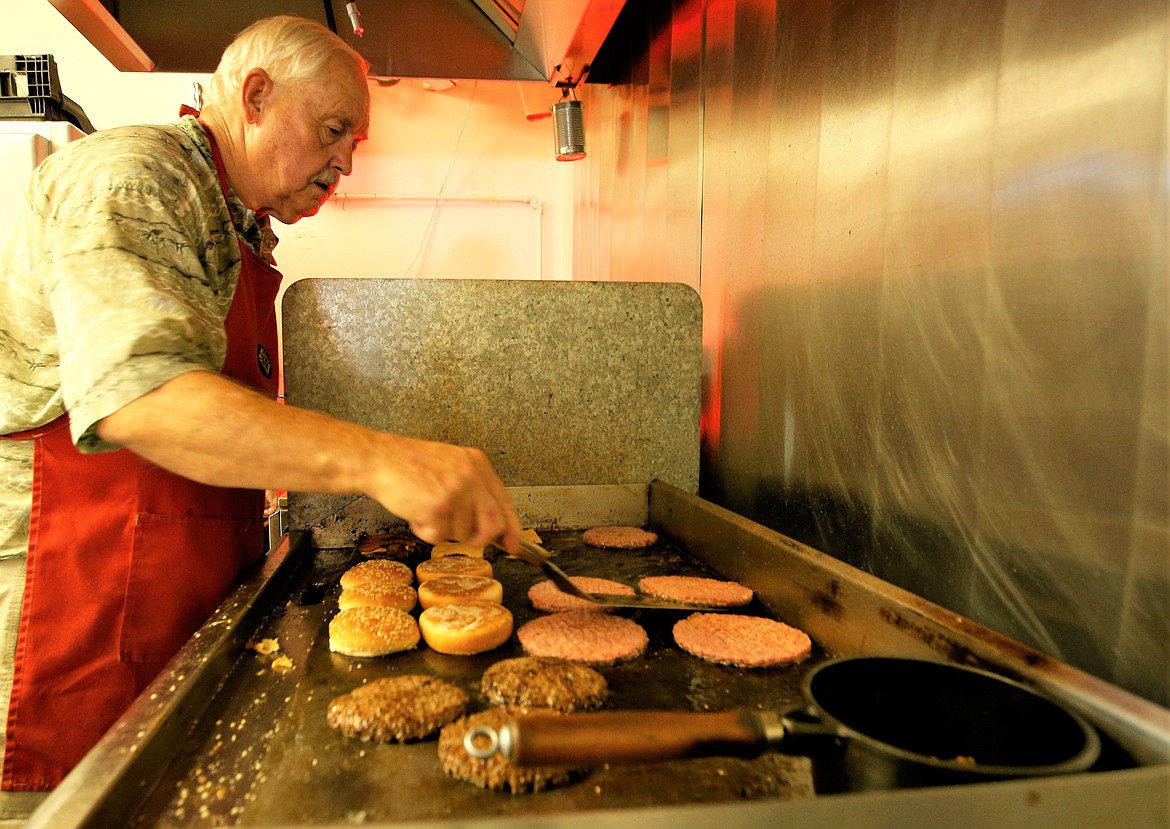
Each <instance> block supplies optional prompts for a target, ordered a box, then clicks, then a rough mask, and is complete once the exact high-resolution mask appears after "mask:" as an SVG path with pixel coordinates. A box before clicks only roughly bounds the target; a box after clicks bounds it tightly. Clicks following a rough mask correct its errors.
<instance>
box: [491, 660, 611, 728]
mask: <svg viewBox="0 0 1170 829" xmlns="http://www.w3.org/2000/svg"><path fill="white" fill-rule="evenodd" d="M480 690H482V691H483V695H484V696H485V697H487V698H488V699H489V700H491V701H492V702H494V703H495V704H497V705H522V706H539V707H544V708H554V709H556V710H557V711H564V712H565V713H566V714H568V713H572V712H573V711H587V710H589V709H592V708H600V707H601V704H602V703H603V702H604V701H605V697H606V695H607V694H608V693H609V686H608V684H607V683H606V681H605V677H603V676H602V675H601V674H600V673H598V672H597V671H595V670H594V669H593V668H590V667H589V666H588V665H580V664H577V663H575V662H568V661H566V660H564V659H552V658H548V657H540V656H518V657H516V658H514V659H505V660H502V661H500V662H497V663H496V664H495V665H492V666H491V667H490V668H488V669H487V670H486V671H484V672H483V679H482V680H481V682H480Z"/></svg>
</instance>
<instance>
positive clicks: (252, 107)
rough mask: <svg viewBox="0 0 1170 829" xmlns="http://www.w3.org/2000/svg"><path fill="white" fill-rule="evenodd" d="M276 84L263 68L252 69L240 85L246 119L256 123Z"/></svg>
mask: <svg viewBox="0 0 1170 829" xmlns="http://www.w3.org/2000/svg"><path fill="white" fill-rule="evenodd" d="M274 86H275V84H273V82H272V78H271V77H270V76H269V74H268V73H267V72H265V71H264V70H263V69H250V70H248V74H247V75H245V76H244V82H243V84H241V85H240V98H241V103H243V108H244V121H245V122H246V123H248V124H255V123H256V122H258V121H259V120H260V113H261V112H262V111H263V109H264V106H265V105H266V104H267V102H268V98H269V96H270V95H271V94H272V90H273V88H274Z"/></svg>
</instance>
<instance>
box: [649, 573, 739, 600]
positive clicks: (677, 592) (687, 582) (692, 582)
mask: <svg viewBox="0 0 1170 829" xmlns="http://www.w3.org/2000/svg"><path fill="white" fill-rule="evenodd" d="M638 589H639V590H641V591H642V592H643V593H646V594H648V595H651V596H657V597H658V598H660V599H669V600H671V601H676V602H688V603H691V604H697V605H708V606H709V607H739V606H740V605H745V604H751V601H752V596H754V595H755V594H754V593H753V592H752V589H751V588H750V587H745V586H744V585H742V584H740V583H739V582H737V581H719V580H718V579H707V578H702V577H699V576H647V577H646V578H644V579H640V580H639V581H638Z"/></svg>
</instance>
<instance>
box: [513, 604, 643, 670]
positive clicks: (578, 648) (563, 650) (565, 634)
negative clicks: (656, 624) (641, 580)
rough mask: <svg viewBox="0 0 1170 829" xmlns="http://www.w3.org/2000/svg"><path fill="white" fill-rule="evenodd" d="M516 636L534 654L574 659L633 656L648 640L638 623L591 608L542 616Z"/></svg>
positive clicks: (525, 625)
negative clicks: (594, 610) (595, 611)
mask: <svg viewBox="0 0 1170 829" xmlns="http://www.w3.org/2000/svg"><path fill="white" fill-rule="evenodd" d="M516 636H517V638H519V640H520V644H521V645H522V646H523V648H524V650H526V651H527V652H528V653H529V654H531V655H532V656H552V657H556V658H559V659H568V660H570V661H572V662H599V663H606V662H619V661H621V660H623V659H633V658H634V657H635V656H637V655H638V654H640V653H641V652H642V651H644V650H645V649H646V645H647V643H648V642H649V639H648V638H647V636H646V631H645V630H643V629H642V626H641V625H639V624H638V623H637V622H633V621H631V620H629V619H627V618H625V617H624V616H612V615H610V614H608V613H593V612H592V611H589V610H570V611H568V612H567V613H553V614H552V615H550V616H541V617H539V618H537V619H533V620H532V621H531V622H528V623H526V624H524V625H523V626H521V628H520V629H519V630H518V631H516Z"/></svg>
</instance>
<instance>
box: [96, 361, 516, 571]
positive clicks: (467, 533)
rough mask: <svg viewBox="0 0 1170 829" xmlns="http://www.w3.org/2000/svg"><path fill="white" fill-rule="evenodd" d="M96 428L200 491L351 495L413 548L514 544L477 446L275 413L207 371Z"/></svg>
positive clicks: (506, 508) (499, 493) (504, 503)
mask: <svg viewBox="0 0 1170 829" xmlns="http://www.w3.org/2000/svg"><path fill="white" fill-rule="evenodd" d="M97 431H98V434H99V435H100V436H101V437H102V438H103V439H104V440H108V441H110V442H111V443H116V444H119V445H121V446H124V447H126V448H127V449H130V450H131V451H133V452H135V453H136V454H139V455H141V456H142V457H144V458H146V459H147V460H149V461H151V462H152V463H155V464H158V465H159V466H161V467H163V468H164V469H167V470H169V471H171V472H174V473H176V474H178V475H182V476H184V477H186V478H191V479H193V480H196V481H199V482H200V483H205V484H213V485H216V486H228V487H243V488H247V489H288V490H297V491H301V492H327V493H339V494H340V493H360V494H363V495H368V496H369V497H371V498H373V499H374V500H376V501H378V502H379V503H381V504H382V506H384V507H386V509H388V510H390V512H392V513H394V514H395V515H397V516H398V517H400V518H402V519H403V520H405V521H407V522H408V523H409V524H410V527H411V530H413V531H414V533H415V535H417V536H418V537H419V538H421V539H423V540H424V541H427V542H430V543H438V542H441V541H447V540H456V541H467V542H469V543H472V544H488V543H496V544H498V545H500V546H502V547H503V548H504V549H506V550H508V551H509V552H515V551H516V550H517V549H518V546H519V541H520V521H519V518H518V517H517V516H516V511H515V509H514V508H513V506H512V502H511V499H510V498H509V497H508V493H507V490H506V489H505V488H504V484H503V482H502V481H500V479H499V477H498V476H497V475H496V473H495V471H494V470H493V469H492V466H491V463H490V461H489V460H488V458H487V456H486V455H485V454H484V453H483V452H481V451H479V450H478V449H469V448H466V447H462V446H453V445H450V444H445V443H434V442H430V441H421V440H414V439H411V438H406V437H402V436H399V435H391V434H387V433H384V432H377V431H374V430H372V429H367V428H365V427H362V426H357V425H355V424H352V423H346V422H344V421H340V420H335V419H333V418H331V417H327V416H325V415H322V414H318V413H316V412H311V411H308V410H305V409H298V408H295V407H293V406H282V405H279V404H278V403H276V402H274V401H272V400H269V399H267V398H265V397H263V396H261V395H259V394H257V393H255V392H254V391H252V390H251V389H248V388H245V387H244V386H241V385H239V384H237V383H234V382H232V381H231V380H228V379H227V378H225V377H222V376H220V375H218V374H215V373H212V372H209V371H189V372H187V373H185V374H181V375H179V376H178V377H175V378H174V379H172V380H170V381H168V382H166V383H164V384H163V385H162V386H160V387H159V388H157V389H155V390H154V391H152V392H150V393H149V394H146V395H144V396H142V397H140V398H138V399H137V400H135V401H133V402H132V403H129V404H127V405H126V406H123V407H122V408H121V409H119V410H118V411H116V412H114V413H113V414H111V415H109V416H107V417H106V418H104V419H102V420H101V421H100V422H99V423H98V426H97Z"/></svg>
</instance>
